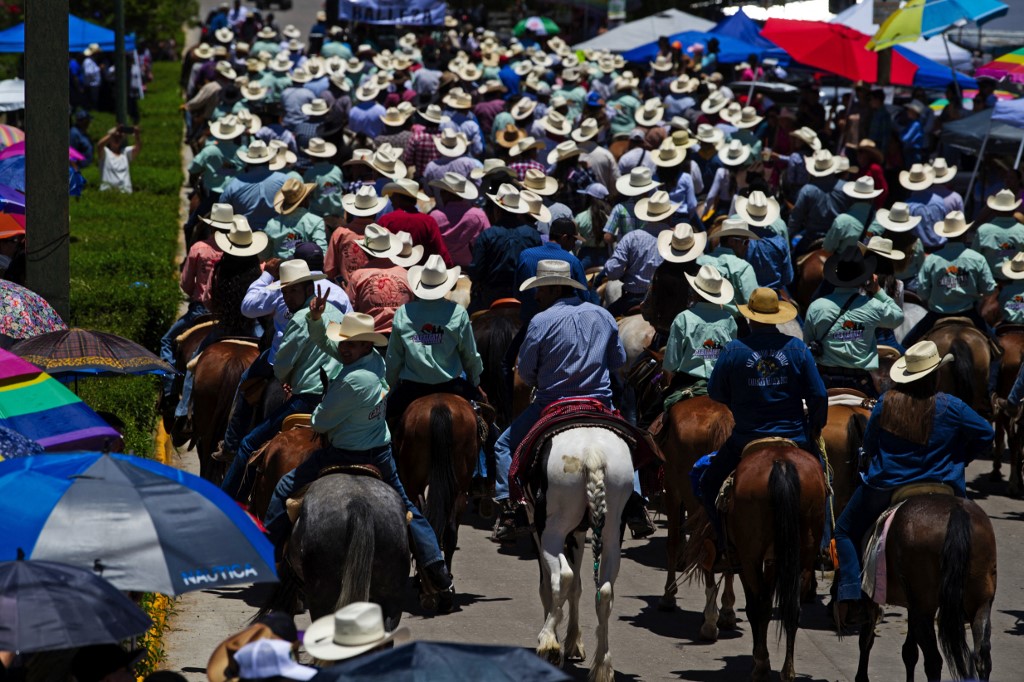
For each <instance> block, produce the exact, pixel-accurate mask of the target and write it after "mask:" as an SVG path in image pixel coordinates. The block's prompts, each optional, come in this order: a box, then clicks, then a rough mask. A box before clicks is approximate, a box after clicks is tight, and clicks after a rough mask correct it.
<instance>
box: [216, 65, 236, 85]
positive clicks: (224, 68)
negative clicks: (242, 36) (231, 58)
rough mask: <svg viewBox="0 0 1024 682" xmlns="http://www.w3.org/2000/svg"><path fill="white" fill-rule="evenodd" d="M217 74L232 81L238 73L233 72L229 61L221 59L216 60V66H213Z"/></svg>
mask: <svg viewBox="0 0 1024 682" xmlns="http://www.w3.org/2000/svg"><path fill="white" fill-rule="evenodd" d="M214 68H215V69H216V71H217V74H218V75H219V76H221V77H222V78H226V79H228V80H229V81H233V80H235V79H236V78H238V74H237V73H236V72H235V69H234V67H232V66H231V62H227V61H221V62H217V66H216V67H214Z"/></svg>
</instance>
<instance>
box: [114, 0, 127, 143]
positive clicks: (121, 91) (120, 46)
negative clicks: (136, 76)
mask: <svg viewBox="0 0 1024 682" xmlns="http://www.w3.org/2000/svg"><path fill="white" fill-rule="evenodd" d="M114 64H115V65H116V68H115V69H114V74H115V76H116V82H115V83H114V85H115V87H116V88H117V92H116V93H115V106H116V111H117V122H118V124H119V125H123V124H126V123H127V122H128V76H129V74H130V73H131V69H129V68H128V62H127V61H126V60H125V54H124V0H116V1H115V3H114Z"/></svg>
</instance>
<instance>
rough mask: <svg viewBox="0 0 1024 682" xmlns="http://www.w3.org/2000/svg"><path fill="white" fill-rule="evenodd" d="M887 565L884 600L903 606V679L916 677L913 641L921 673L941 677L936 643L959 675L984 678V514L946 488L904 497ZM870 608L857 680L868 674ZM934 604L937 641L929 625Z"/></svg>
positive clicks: (987, 652) (990, 555)
mask: <svg viewBox="0 0 1024 682" xmlns="http://www.w3.org/2000/svg"><path fill="white" fill-rule="evenodd" d="M886 571H887V574H888V575H887V585H888V589H887V594H886V603H887V604H893V605H897V606H903V607H906V609H907V622H908V627H907V638H906V640H905V641H904V643H903V663H904V665H905V666H906V670H907V679H908V680H913V679H914V668H915V667H916V666H917V658H918V648H920V650H921V652H922V653H923V654H924V670H925V675H926V677H927V679H928V680H939V679H941V674H942V657H941V656H940V655H939V647H940V646H941V648H942V651H943V653H944V654H945V656H946V662H947V664H948V666H949V668H950V671H951V672H952V673H954V676H955V677H956V678H957V679H968V678H970V679H980V680H987V679H989V675H990V674H991V673H992V653H991V642H990V637H991V634H992V623H991V620H990V616H991V612H992V600H993V599H994V597H995V592H996V539H995V533H994V532H993V530H992V522H991V521H990V520H989V518H988V515H987V514H985V512H984V511H983V510H982V509H981V508H980V507H979V506H978V505H977V504H975V503H974V502H972V501H971V500H967V499H964V498H959V497H954V496H952V495H917V496H914V497H911V498H909V499H908V500H907V501H906V502H905V503H904V504H903V505H902V506H901V507H900V508H899V509H898V510H897V511H896V512H895V514H893V517H892V522H891V525H890V527H889V532H888V536H887V539H886ZM869 612H870V614H869V617H868V618H867V619H866V620H865V622H863V623H862V624H861V628H860V660H859V663H858V665H857V677H856V680H857V682H867V680H868V658H869V656H870V654H871V646H872V644H874V640H875V622H876V621H877V619H878V617H879V616H880V615H881V607H880V606H879V605H877V604H875V603H874V602H871V605H870V608H869ZM936 612H937V613H938V628H939V637H938V644H937V643H936V638H935V629H934V625H933V623H934V622H935V621H936ZM965 621H966V622H968V623H970V625H971V634H972V635H973V639H974V651H973V652H972V651H971V650H970V648H968V646H967V639H966V636H965V634H964V622H965ZM886 677H888V674H887V675H886Z"/></svg>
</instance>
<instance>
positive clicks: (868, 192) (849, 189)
mask: <svg viewBox="0 0 1024 682" xmlns="http://www.w3.org/2000/svg"><path fill="white" fill-rule="evenodd" d="M843 194H845V195H846V196H848V197H851V198H853V199H860V200H861V201H870V200H871V199H874V198H876V197H879V196H881V194H882V190H880V189H875V179H874V178H872V177H871V176H870V175H862V176H861V177H859V178H857V179H856V180H855V181H853V182H847V183H846V184H844V185H843Z"/></svg>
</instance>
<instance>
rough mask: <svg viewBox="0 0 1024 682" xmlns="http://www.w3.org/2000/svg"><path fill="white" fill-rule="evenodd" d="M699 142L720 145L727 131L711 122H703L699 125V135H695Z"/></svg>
mask: <svg viewBox="0 0 1024 682" xmlns="http://www.w3.org/2000/svg"><path fill="white" fill-rule="evenodd" d="M695 137H696V138H697V141H698V142H701V143H703V144H710V145H712V146H715V147H717V146H719V145H720V144H722V143H723V142H724V141H725V133H724V132H722V130H721V129H720V128H716V127H715V126H713V125H711V124H710V123H701V124H700V125H698V126H697V135H696V136H695Z"/></svg>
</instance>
